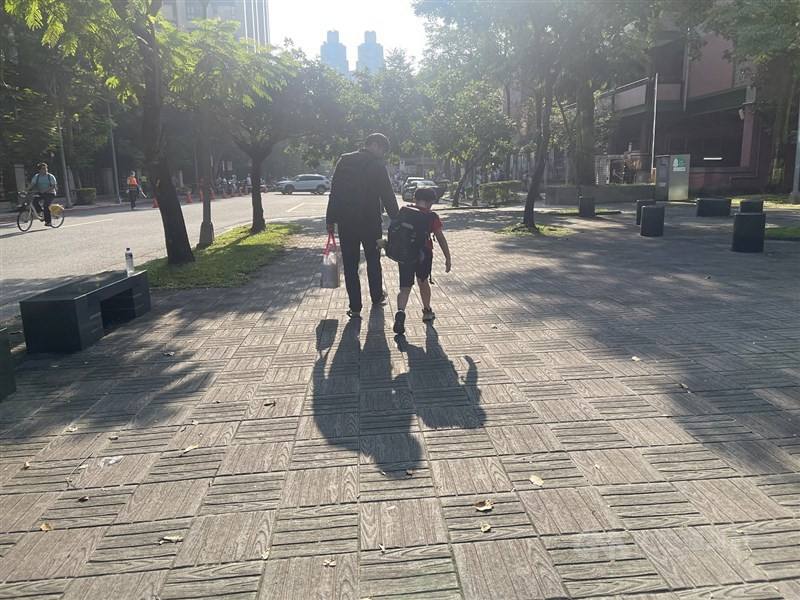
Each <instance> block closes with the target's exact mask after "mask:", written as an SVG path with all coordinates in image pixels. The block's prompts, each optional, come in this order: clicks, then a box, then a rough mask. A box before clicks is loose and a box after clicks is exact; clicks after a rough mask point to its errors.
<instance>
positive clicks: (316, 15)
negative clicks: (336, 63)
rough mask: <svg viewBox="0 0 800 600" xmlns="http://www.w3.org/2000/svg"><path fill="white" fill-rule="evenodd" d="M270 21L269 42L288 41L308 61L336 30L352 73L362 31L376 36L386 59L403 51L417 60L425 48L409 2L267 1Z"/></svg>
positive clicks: (423, 35)
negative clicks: (396, 49)
mask: <svg viewBox="0 0 800 600" xmlns="http://www.w3.org/2000/svg"><path fill="white" fill-rule="evenodd" d="M269 19H270V41H271V42H272V43H273V44H276V45H277V44H282V43H283V40H284V38H287V37H288V38H291V39H292V41H293V42H294V44H295V46H299V47H300V48H302V49H303V51H304V52H305V53H306V54H307V55H308V56H310V57H312V58H313V57H317V56H319V48H320V46H321V45H322V42H324V41H325V36H326V33H327V32H328V30H338V31H339V41H340V42H341V43H343V44H344V45H345V46H347V61H348V62H349V63H350V68H351V69H355V66H356V60H357V58H358V45H359V44H361V43H363V41H364V32H365V31H375V32H376V33H377V35H378V43H379V44H382V45H383V52H384V56H386V55H387V54H388V52H389V50H392V49H393V48H403V49H404V50H406V52H407V53H408V54H409V55H410V56H413V57H415V58H416V59H417V60H419V59H420V58H421V57H422V53H423V50H424V48H425V29H424V26H423V25H424V21H423V19H421V18H419V17H417V16H416V15H414V9H413V8H412V6H411V0H269Z"/></svg>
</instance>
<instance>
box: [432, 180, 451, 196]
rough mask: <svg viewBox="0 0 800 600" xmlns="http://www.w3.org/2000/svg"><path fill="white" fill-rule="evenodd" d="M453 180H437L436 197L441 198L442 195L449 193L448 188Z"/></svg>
mask: <svg viewBox="0 0 800 600" xmlns="http://www.w3.org/2000/svg"><path fill="white" fill-rule="evenodd" d="M451 183H452V182H451V181H450V180H449V179H437V180H436V197H437V198H438V199H440V200H441V198H442V196H444V195H445V194H446V193H447V190H448V188H449V187H450V184H451Z"/></svg>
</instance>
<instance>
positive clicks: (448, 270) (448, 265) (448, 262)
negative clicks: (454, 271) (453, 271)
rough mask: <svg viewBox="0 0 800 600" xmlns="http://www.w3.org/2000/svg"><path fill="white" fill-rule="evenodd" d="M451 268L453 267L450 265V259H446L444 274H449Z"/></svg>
mask: <svg viewBox="0 0 800 600" xmlns="http://www.w3.org/2000/svg"><path fill="white" fill-rule="evenodd" d="M452 266H453V265H452V263H451V262H450V259H449V258H448V259H447V260H446V261H445V262H444V272H445V273H449V272H450V268H451V267H452Z"/></svg>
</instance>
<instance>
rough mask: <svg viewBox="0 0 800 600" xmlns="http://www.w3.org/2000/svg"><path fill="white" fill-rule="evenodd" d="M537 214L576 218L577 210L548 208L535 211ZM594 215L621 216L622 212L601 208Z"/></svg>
mask: <svg viewBox="0 0 800 600" xmlns="http://www.w3.org/2000/svg"><path fill="white" fill-rule="evenodd" d="M537 212H542V213H544V214H546V215H558V216H559V217H577V216H579V213H578V209H573V208H554V209H549V208H548V209H545V210H542V211H537ZM594 214H596V215H621V214H622V211H621V210H616V209H612V208H602V209H597V210H595V211H594Z"/></svg>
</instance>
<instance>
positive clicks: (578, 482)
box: [500, 452, 588, 491]
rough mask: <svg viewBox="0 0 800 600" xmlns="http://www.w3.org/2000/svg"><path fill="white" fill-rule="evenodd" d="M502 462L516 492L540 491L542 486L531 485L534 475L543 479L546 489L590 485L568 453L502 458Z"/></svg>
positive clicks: (545, 453)
mask: <svg viewBox="0 0 800 600" xmlns="http://www.w3.org/2000/svg"><path fill="white" fill-rule="evenodd" d="M500 461H501V462H502V463H503V468H504V469H505V470H506V473H507V474H508V477H509V478H510V479H511V482H512V484H513V485H514V489H516V490H520V491H523V490H532V489H539V487H540V486H538V485H534V484H533V483H531V480H530V478H531V476H533V475H535V476H536V477H539V478H541V479H542V480H543V481H544V486H543V487H546V488H560V487H576V486H583V485H588V482H587V481H586V479H585V478H584V477H583V475H582V474H581V472H580V471H579V470H578V467H577V466H575V463H574V462H572V460H571V459H570V457H569V454H568V453H566V452H544V453H539V454H527V455H526V454H522V455H514V456H501V457H500Z"/></svg>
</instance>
